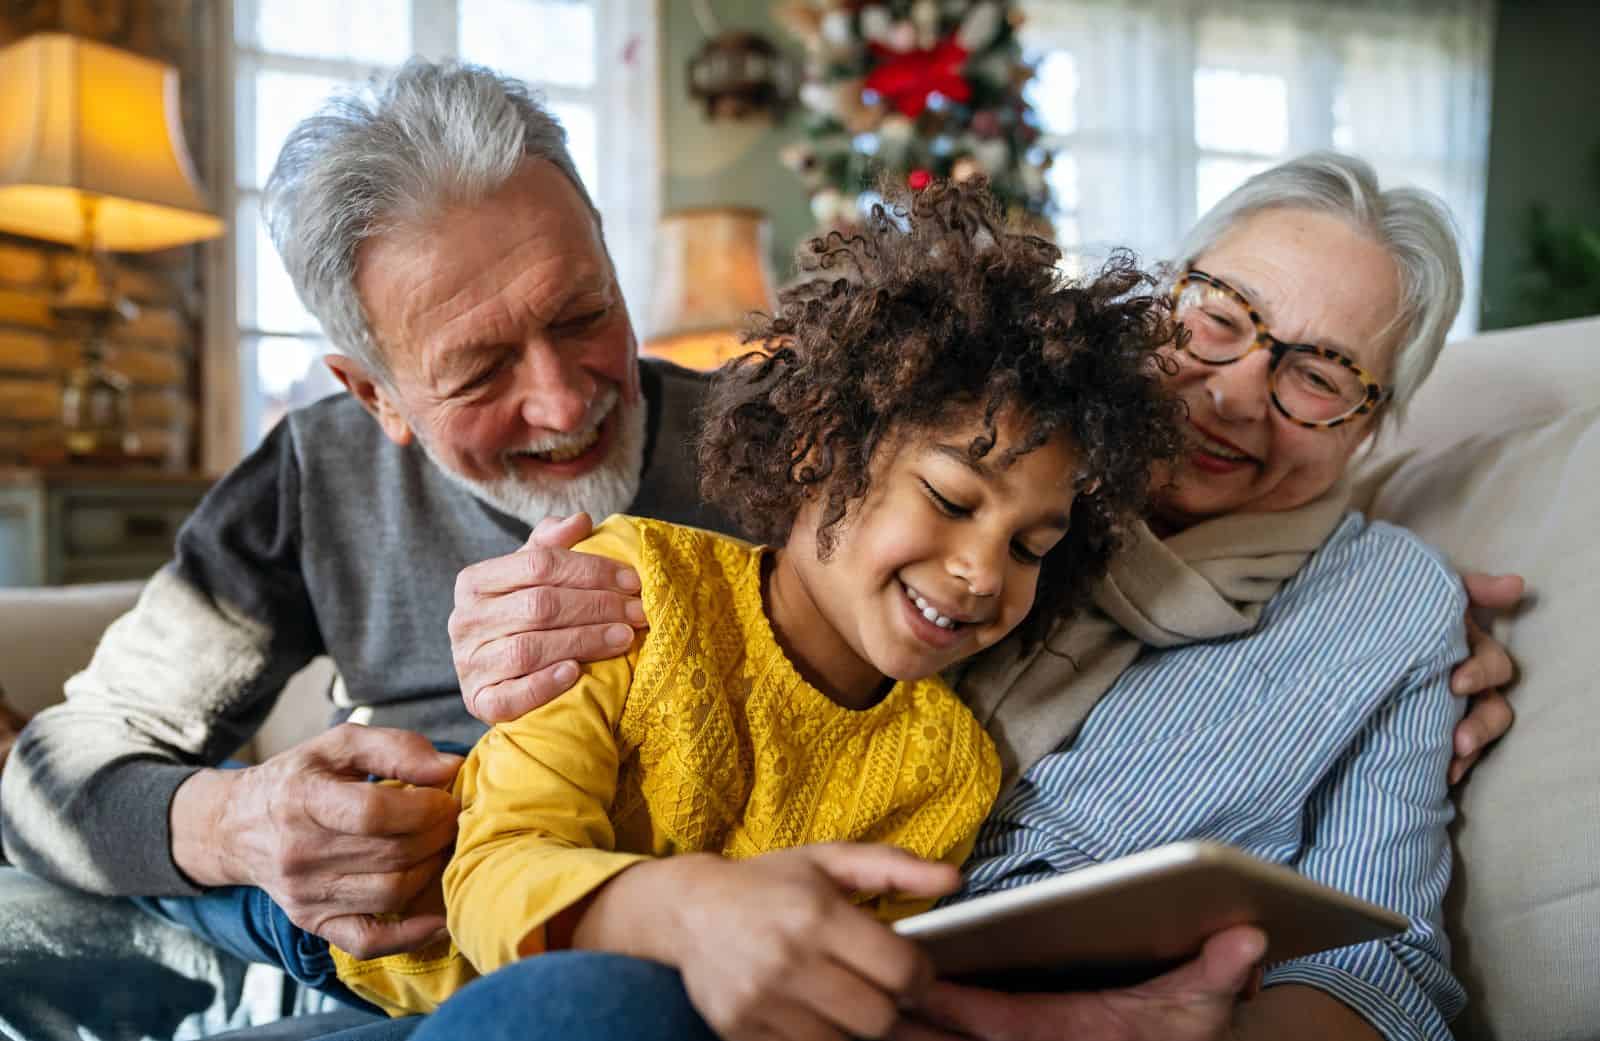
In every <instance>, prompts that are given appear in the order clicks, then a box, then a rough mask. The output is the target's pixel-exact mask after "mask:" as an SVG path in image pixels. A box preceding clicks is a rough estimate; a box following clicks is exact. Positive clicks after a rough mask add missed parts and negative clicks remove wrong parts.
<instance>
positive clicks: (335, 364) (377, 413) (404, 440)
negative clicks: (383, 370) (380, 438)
mask: <svg viewBox="0 0 1600 1041" xmlns="http://www.w3.org/2000/svg"><path fill="white" fill-rule="evenodd" d="M322 363H323V364H324V365H326V366H327V367H328V371H329V372H331V373H333V376H334V378H335V379H337V380H338V381H339V382H340V383H343V384H344V389H345V390H348V391H349V392H350V394H351V396H353V397H354V398H355V399H356V400H357V401H359V402H361V407H362V408H364V409H366V410H367V411H368V412H370V413H372V418H373V419H376V420H377V421H378V425H379V426H380V427H382V428H383V432H384V434H385V435H387V436H388V438H389V440H391V441H393V442H394V443H395V444H397V445H400V446H401V447H404V446H406V445H409V444H410V443H411V439H412V437H414V436H415V435H414V434H412V432H411V424H410V423H408V422H406V418H405V416H404V415H402V414H401V412H400V409H399V408H397V407H396V403H395V400H394V397H393V392H392V391H391V390H390V389H389V388H388V386H387V385H386V384H384V383H383V382H382V381H380V380H378V379H377V378H376V377H374V376H373V375H372V373H370V372H368V371H367V367H366V366H365V365H362V364H361V363H360V362H358V361H356V360H355V359H354V358H351V357H348V356H346V355H343V354H328V355H324V356H323V359H322Z"/></svg>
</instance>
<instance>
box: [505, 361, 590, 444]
mask: <svg viewBox="0 0 1600 1041" xmlns="http://www.w3.org/2000/svg"><path fill="white" fill-rule="evenodd" d="M517 369H518V379H517V384H516V393H517V394H518V395H520V397H521V407H522V419H523V422H525V423H527V424H528V426H530V427H535V428H538V429H542V430H557V431H561V432H563V433H567V432H570V431H573V430H576V429H578V428H579V427H580V426H582V425H583V421H584V419H585V418H586V417H587V416H588V414H589V408H590V406H591V405H592V404H593V403H594V398H595V392H596V391H597V390H598V389H599V384H598V383H597V381H596V380H595V378H594V375H593V374H592V373H590V372H589V371H588V370H587V369H585V368H583V367H582V366H581V365H578V364H576V363H575V362H574V361H573V360H571V359H569V358H564V357H563V356H562V354H561V352H560V351H557V350H554V349H552V348H551V347H549V346H548V345H545V344H533V345H530V346H529V347H528V349H527V351H526V353H525V354H524V356H523V361H522V364H521V365H519V366H518V367H517Z"/></svg>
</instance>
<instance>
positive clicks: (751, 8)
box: [661, 0, 812, 282]
mask: <svg viewBox="0 0 1600 1041" xmlns="http://www.w3.org/2000/svg"><path fill="white" fill-rule="evenodd" d="M710 7H711V9H712V11H713V12H714V14H715V15H716V17H717V19H718V21H719V23H720V25H721V28H723V29H725V30H727V29H743V30H749V31H752V32H758V33H762V34H763V35H765V36H767V38H769V39H771V40H772V41H774V42H775V43H777V44H778V45H779V46H780V47H782V48H783V49H785V50H786V51H789V52H790V53H794V54H798V53H799V47H798V45H797V43H796V41H795V39H794V37H792V36H790V35H789V34H788V33H787V32H786V31H785V30H784V29H783V28H782V27H781V26H779V25H778V24H777V23H776V22H774V21H773V20H772V17H771V13H770V12H771V7H772V5H771V4H768V3H765V2H761V3H755V2H744V0H739V2H733V0H713V2H712V3H711V4H710ZM661 38H662V54H661V78H662V98H661V107H662V111H661V133H662V165H663V167H664V168H665V169H664V175H663V178H662V185H661V205H662V209H663V210H665V211H667V212H671V211H672V210H675V209H683V208H685V207H690V206H710V205H732V206H753V207H755V208H757V209H761V210H765V211H767V214H768V216H770V217H771V218H772V257H773V273H774V274H775V275H776V276H777V278H778V280H779V281H780V282H781V281H782V280H783V279H784V278H785V277H786V276H787V275H788V274H789V271H790V257H791V256H792V254H793V252H794V247H795V246H796V245H797V244H798V243H799V241H800V239H801V238H802V237H803V236H804V235H805V234H806V233H807V232H808V231H810V230H811V226H812V221H811V211H810V209H809V207H808V204H807V202H806V190H805V187H804V186H803V185H802V184H801V183H800V178H799V177H797V176H795V174H794V173H792V172H791V171H790V170H789V169H788V168H787V167H785V166H784V165H783V164H782V163H780V162H779V161H778V152H779V150H780V149H781V148H782V147H783V146H784V145H785V144H786V143H788V142H789V141H792V140H797V139H799V138H801V137H803V136H804V135H803V133H802V131H801V129H800V120H799V119H798V117H797V116H796V115H794V114H793V113H791V115H790V117H789V119H788V121H787V122H786V123H784V124H783V125H782V126H780V127H774V126H772V125H771V124H769V123H766V122H761V121H753V120H747V121H742V122H731V121H728V120H722V121H719V122H715V123H713V122H711V121H710V120H708V119H707V118H706V114H705V108H704V107H703V106H701V105H699V104H698V103H696V102H695V101H694V100H693V99H691V98H690V97H689V88H688V64H689V59H690V58H691V57H693V56H694V54H695V52H696V51H698V50H699V49H700V45H701V44H702V43H704V42H705V34H704V33H703V32H702V31H701V29H700V23H699V22H698V21H696V19H695V16H694V9H693V5H692V4H691V3H690V0H661Z"/></svg>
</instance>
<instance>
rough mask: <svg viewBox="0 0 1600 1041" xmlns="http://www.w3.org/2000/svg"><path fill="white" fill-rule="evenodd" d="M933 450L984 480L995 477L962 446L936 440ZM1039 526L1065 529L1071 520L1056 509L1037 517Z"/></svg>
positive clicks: (979, 460)
mask: <svg viewBox="0 0 1600 1041" xmlns="http://www.w3.org/2000/svg"><path fill="white" fill-rule="evenodd" d="M933 450H934V451H935V452H938V453H939V454H940V455H943V456H948V457H950V458H951V459H954V460H955V461H956V462H958V463H960V464H961V465H962V466H965V467H966V468H967V469H968V470H971V471H972V472H973V473H975V474H977V475H978V476H979V477H981V478H982V479H983V480H985V481H990V482H993V481H994V479H995V472H994V470H993V469H991V468H990V467H989V466H988V465H987V464H986V463H984V461H983V460H982V459H974V458H972V456H971V455H970V454H968V452H967V450H966V449H964V448H958V447H957V446H955V445H947V444H943V443H942V442H936V443H935V444H934V446H933ZM1039 527H1041V528H1056V529H1059V530H1061V531H1067V530H1068V529H1070V528H1071V527H1072V522H1071V520H1069V519H1068V517H1067V515H1066V514H1065V513H1064V512H1062V511H1060V510H1057V511H1055V512H1053V513H1047V514H1045V515H1044V516H1043V517H1041V518H1039Z"/></svg>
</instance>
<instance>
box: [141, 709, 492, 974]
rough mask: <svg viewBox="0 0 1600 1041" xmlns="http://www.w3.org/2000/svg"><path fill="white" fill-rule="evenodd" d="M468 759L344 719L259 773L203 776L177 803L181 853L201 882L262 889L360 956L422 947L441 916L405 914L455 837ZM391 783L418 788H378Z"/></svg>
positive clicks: (298, 920)
mask: <svg viewBox="0 0 1600 1041" xmlns="http://www.w3.org/2000/svg"><path fill="white" fill-rule="evenodd" d="M460 765H461V759H460V757H459V756H454V755H448V754H446V753H443V752H439V751H437V750H435V749H434V747H433V746H432V745H431V744H430V743H429V742H428V740H427V739H426V738H424V737H422V736H421V735H420V734H414V733H411V732H409V731H405V730H391V729H387V728H380V727H363V726H356V725H354V724H348V723H347V724H344V725H343V726H338V727H335V728H333V729H332V730H329V731H328V732H327V733H324V734H320V735H318V736H317V737H315V738H313V739H312V740H310V741H307V742H305V743H303V744H301V745H298V746H296V747H295V748H292V749H289V750H288V751H286V752H282V753H279V754H278V755H276V756H273V757H272V758H271V759H268V760H267V761H266V762H264V763H262V764H260V765H259V766H252V767H249V768H246V769H243V770H202V771H199V772H198V773H196V774H194V775H193V776H191V777H190V778H189V779H188V780H187V781H185V782H184V783H183V784H182V785H181V786H179V788H178V790H177V793H176V794H175V795H174V797H173V800H172V808H171V811H170V813H171V823H172V856H173V860H174V862H175V863H176V864H177V865H178V867H179V869H180V870H182V871H183V872H184V874H186V875H187V876H188V877H189V878H190V879H191V880H192V881H193V882H195V883H196V884H198V885H202V886H221V885H254V886H259V887H260V888H262V889H264V890H266V891H267V893H268V894H269V895H270V896H271V897H272V898H273V900H274V901H276V902H277V903H278V905H279V906H280V907H282V908H283V909H284V911H285V912H286V913H287V914H288V915H289V918H290V919H291V920H292V921H294V922H295V924H297V925H299V926H300V927H302V928H304V929H307V930H310V931H311V932H313V933H316V934H317V935H318V936H321V937H323V938H324V939H326V940H328V941H330V942H331V943H334V944H336V945H337V946H339V947H341V948H343V949H344V950H346V951H349V952H350V953H351V954H354V955H356V956H357V957H363V958H368V957H376V956H378V955H382V954H390V953H394V952H396V951H403V950H411V949H413V948H416V947H419V946H421V945H423V944H424V943H426V942H428V941H429V940H431V939H432V938H433V937H434V936H436V935H438V934H439V933H440V932H441V931H442V930H443V929H444V926H445V923H444V916H443V915H442V914H437V913H433V914H417V915H413V916H410V917H406V918H402V919H400V920H397V921H380V920H379V919H377V918H376V917H374V916H376V915H385V914H398V913H400V912H403V911H405V910H406V909H407V908H408V907H410V906H411V905H412V902H413V901H414V900H415V899H416V897H417V896H418V894H419V893H421V892H422V890H423V889H424V888H425V887H427V886H429V885H437V880H438V877H439V874H440V872H441V871H442V870H443V865H444V860H445V859H446V858H447V857H448V856H449V854H450V849H451V847H452V845H453V844H454V842H455V834H456V816H457V813H458V812H459V809H460V808H459V806H458V805H457V803H456V800H455V798H454V797H453V796H451V794H450V793H449V791H448V790H446V789H448V788H449V785H450V783H451V781H452V780H453V779H454V777H455V774H456V770H457V769H458V768H459V767H460ZM369 777H382V778H393V779H396V780H399V781H403V782H406V784H407V785H411V786H414V787H403V786H391V785H379V784H373V783H371V782H370V781H369V780H368V778H369Z"/></svg>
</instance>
